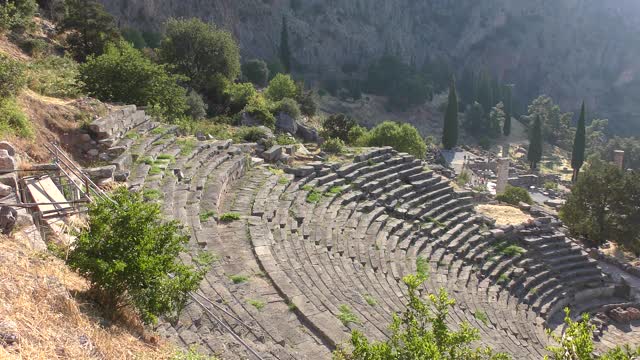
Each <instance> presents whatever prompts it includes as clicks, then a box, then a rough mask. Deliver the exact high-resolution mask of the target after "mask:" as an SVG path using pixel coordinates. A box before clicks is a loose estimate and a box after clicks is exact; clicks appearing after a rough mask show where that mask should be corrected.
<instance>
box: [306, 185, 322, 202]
mask: <svg viewBox="0 0 640 360" xmlns="http://www.w3.org/2000/svg"><path fill="white" fill-rule="evenodd" d="M321 197H322V194H321V193H320V192H319V191H317V190H316V189H312V190H311V191H310V192H309V194H307V202H308V203H312V204H313V203H317V202H318V201H320V198H321Z"/></svg>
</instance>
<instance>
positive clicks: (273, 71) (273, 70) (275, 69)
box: [267, 60, 285, 80]
mask: <svg viewBox="0 0 640 360" xmlns="http://www.w3.org/2000/svg"><path fill="white" fill-rule="evenodd" d="M267 67H268V68H269V80H271V79H273V78H274V77H276V75H278V74H284V73H285V69H284V66H283V65H282V63H281V62H280V60H275V61H273V62H270V63H269V64H267Z"/></svg>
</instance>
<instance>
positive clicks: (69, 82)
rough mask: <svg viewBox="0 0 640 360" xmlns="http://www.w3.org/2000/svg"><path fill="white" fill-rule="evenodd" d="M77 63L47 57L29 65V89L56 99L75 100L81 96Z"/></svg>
mask: <svg viewBox="0 0 640 360" xmlns="http://www.w3.org/2000/svg"><path fill="white" fill-rule="evenodd" d="M79 76H80V69H79V66H78V63H76V62H75V61H73V59H71V58H69V57H59V56H53V55H50V56H47V57H44V58H42V59H38V60H36V61H34V62H32V63H31V64H30V65H29V75H28V82H29V88H30V89H31V90H33V91H35V92H37V93H39V94H42V95H45V96H52V97H58V98H77V97H78V96H80V95H81V94H82V85H83V84H82V83H81V82H80V81H79V80H78V77H79Z"/></svg>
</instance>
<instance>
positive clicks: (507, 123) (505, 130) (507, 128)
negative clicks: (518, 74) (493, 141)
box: [502, 85, 513, 136]
mask: <svg viewBox="0 0 640 360" xmlns="http://www.w3.org/2000/svg"><path fill="white" fill-rule="evenodd" d="M504 95H505V99H504V101H505V102H504V115H505V116H504V124H503V125H502V134H504V136H509V135H511V107H512V106H513V104H512V102H511V86H510V85H506V86H505V89H504Z"/></svg>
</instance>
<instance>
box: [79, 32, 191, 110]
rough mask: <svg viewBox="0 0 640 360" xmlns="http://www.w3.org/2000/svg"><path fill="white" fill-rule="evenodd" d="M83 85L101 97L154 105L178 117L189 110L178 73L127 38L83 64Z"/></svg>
mask: <svg viewBox="0 0 640 360" xmlns="http://www.w3.org/2000/svg"><path fill="white" fill-rule="evenodd" d="M80 79H81V80H82V82H83V84H84V85H83V86H84V89H85V90H86V91H87V92H88V93H89V94H90V95H91V96H95V97H96V98H98V99H100V100H102V101H111V102H123V103H127V104H136V105H141V106H147V105H148V106H152V107H153V111H154V112H155V114H157V115H159V116H162V117H164V118H166V119H168V120H176V119H178V118H179V117H181V116H182V115H183V114H184V113H185V111H186V110H187V101H186V90H185V89H184V88H182V87H181V86H179V85H178V84H177V81H178V80H179V78H178V77H176V76H174V75H171V74H169V73H168V72H167V70H166V69H165V67H164V66H163V65H158V64H155V63H153V62H151V60H149V59H148V58H146V57H145V56H144V55H143V54H142V53H141V52H140V51H138V50H136V49H134V48H133V47H132V46H131V45H130V44H129V43H126V42H124V41H121V42H119V43H118V44H109V45H107V46H106V49H105V52H104V54H103V55H100V56H90V57H89V58H88V59H87V62H86V63H85V64H83V65H81V67H80Z"/></svg>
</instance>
